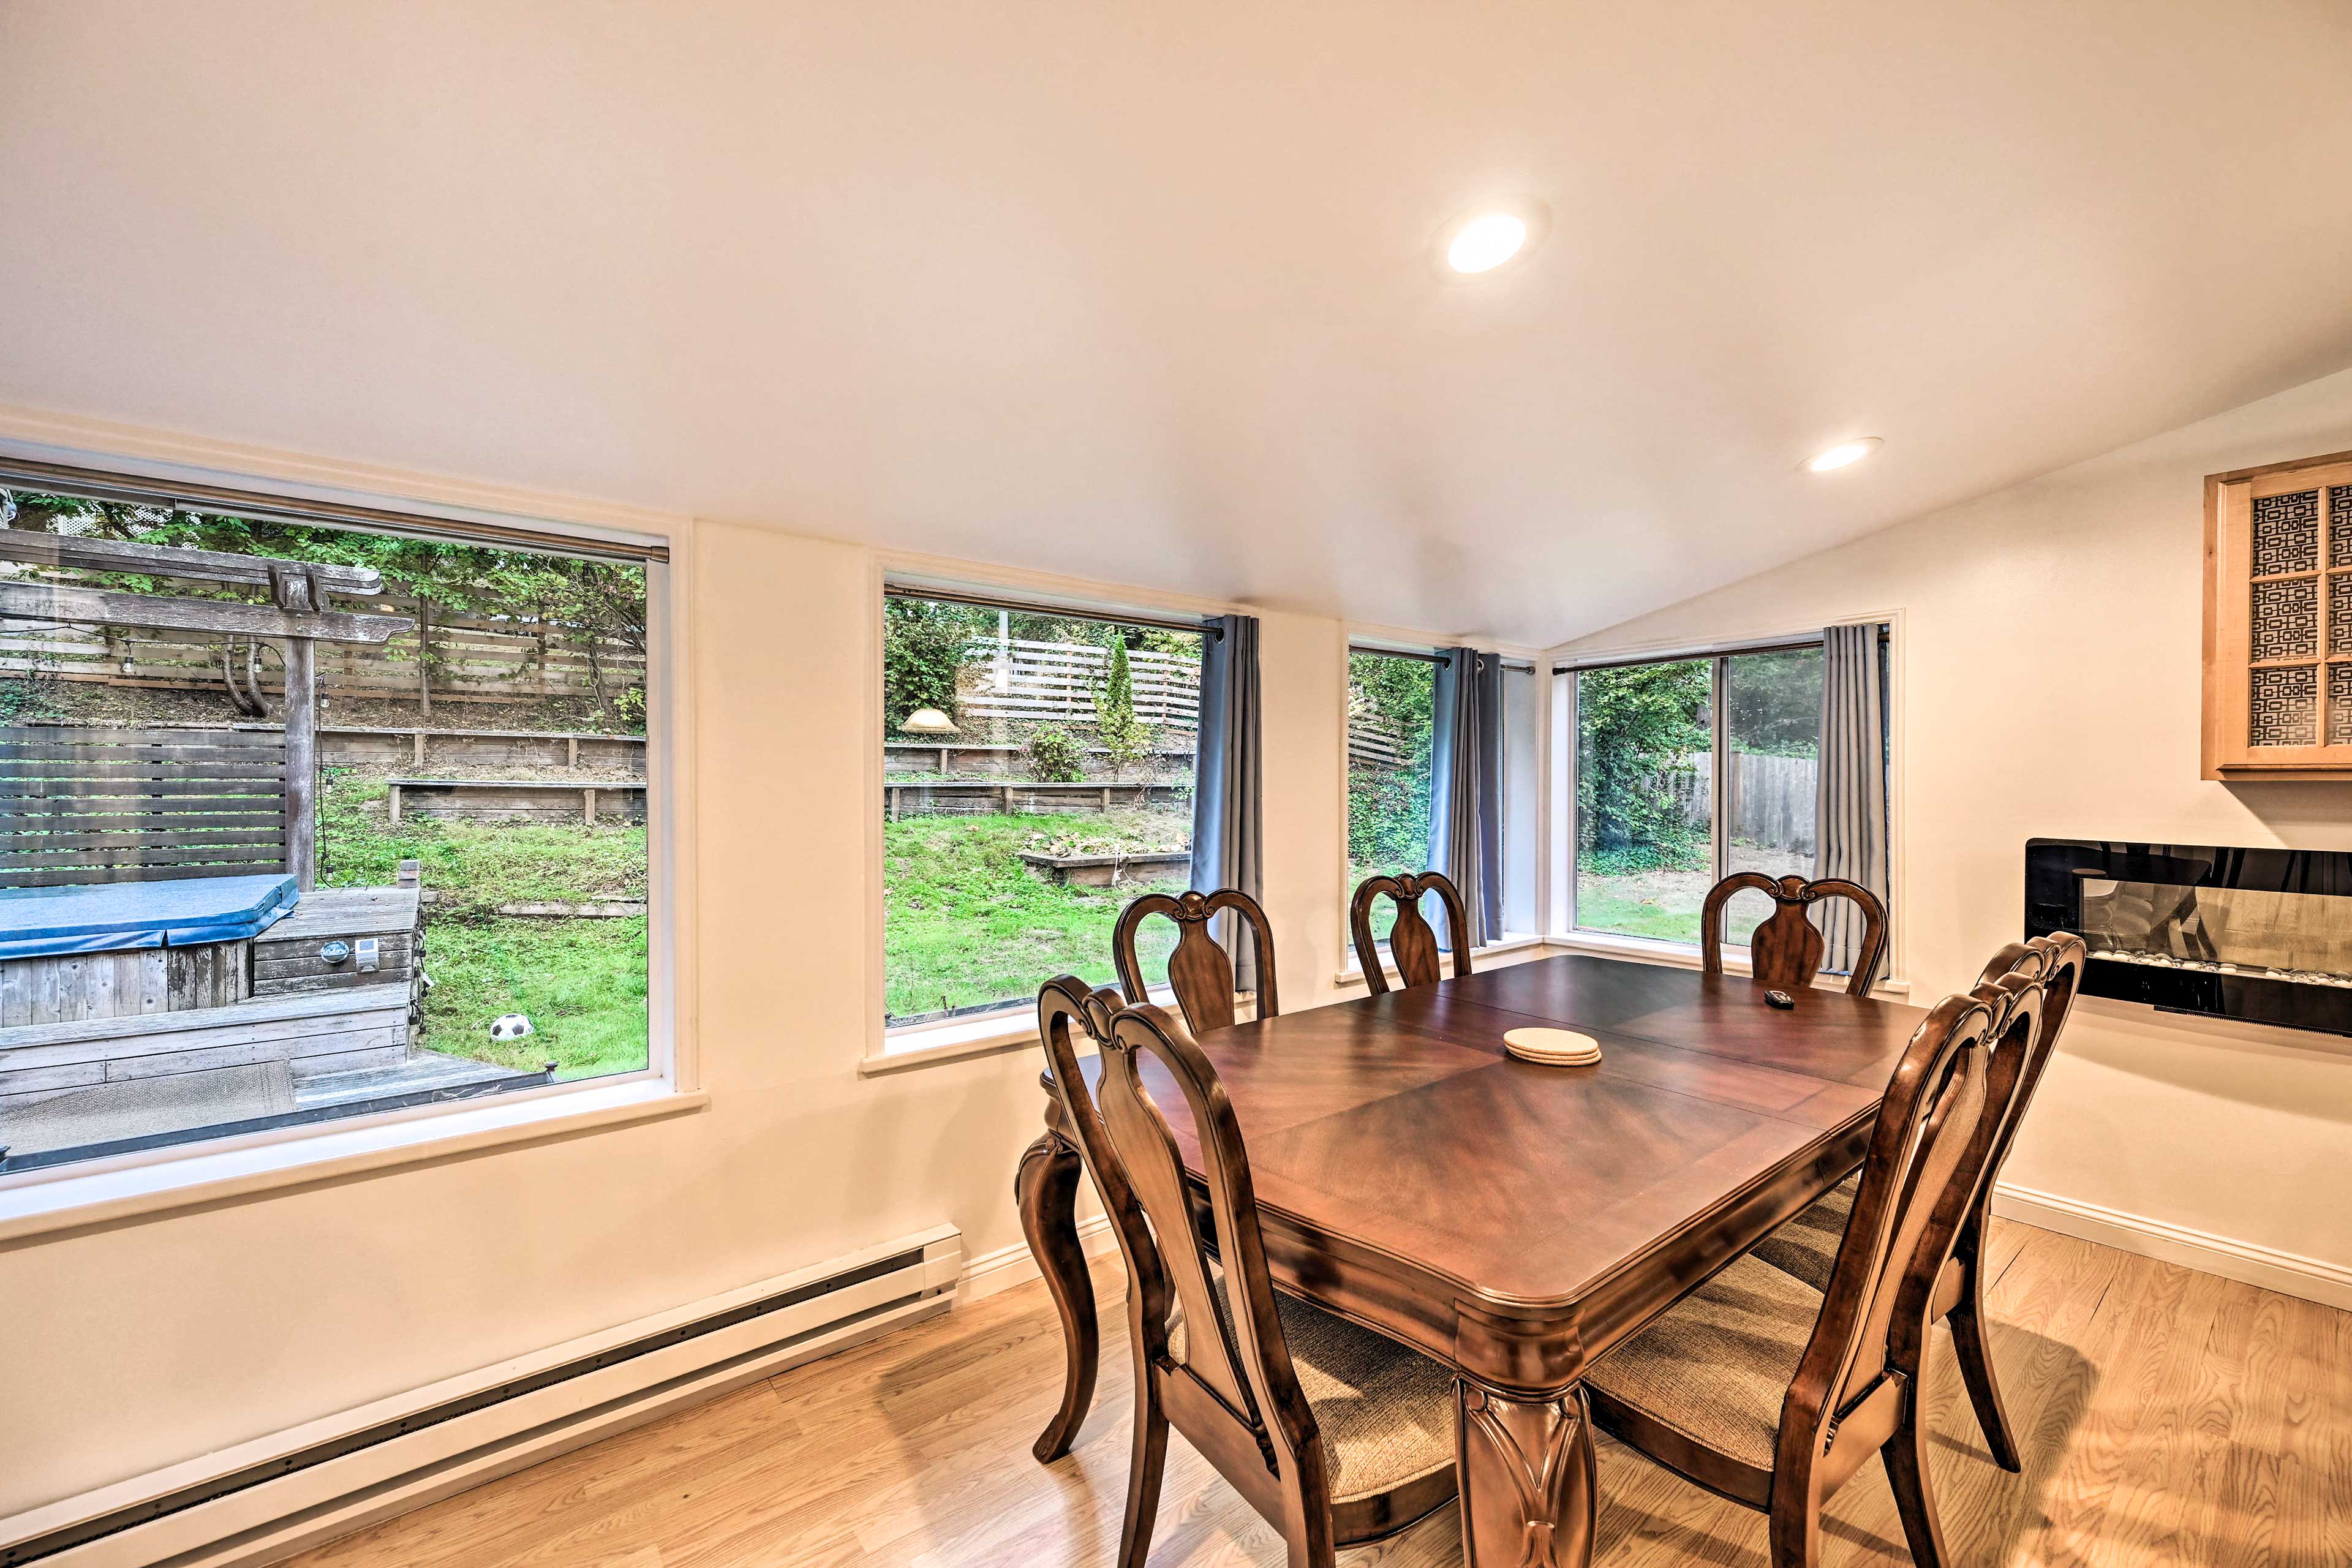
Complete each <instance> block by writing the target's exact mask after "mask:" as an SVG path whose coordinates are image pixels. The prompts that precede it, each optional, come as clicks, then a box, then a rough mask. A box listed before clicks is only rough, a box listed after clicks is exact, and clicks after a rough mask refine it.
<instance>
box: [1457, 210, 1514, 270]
mask: <svg viewBox="0 0 2352 1568" xmlns="http://www.w3.org/2000/svg"><path fill="white" fill-rule="evenodd" d="M1527 243H1528V224H1527V220H1526V219H1525V218H1522V217H1519V216H1517V215H1515V214H1512V213H1501V212H1489V213H1480V214H1479V215H1478V216H1476V217H1474V218H1472V219H1471V220H1470V221H1469V222H1467V223H1465V224H1464V225H1462V226H1460V227H1459V228H1457V229H1455V230H1454V238H1453V239H1452V241H1450V242H1449V243H1448V244H1447V245H1446V247H1445V265H1447V266H1448V267H1451V268H1454V271H1456V272H1492V271H1493V270H1494V269H1495V268H1497V267H1500V266H1501V265H1502V264H1503V263H1504V262H1506V261H1508V260H1509V259H1510V258H1512V257H1514V256H1517V254H1518V253H1519V252H1520V251H1521V250H1522V249H1523V248H1525V247H1526V246H1527Z"/></svg>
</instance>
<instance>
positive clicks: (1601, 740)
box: [1573, 637, 1885, 945]
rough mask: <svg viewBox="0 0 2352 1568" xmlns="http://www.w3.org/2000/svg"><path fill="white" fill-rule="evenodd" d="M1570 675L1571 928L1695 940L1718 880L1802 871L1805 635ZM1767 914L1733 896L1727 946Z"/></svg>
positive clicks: (1811, 661)
mask: <svg viewBox="0 0 2352 1568" xmlns="http://www.w3.org/2000/svg"><path fill="white" fill-rule="evenodd" d="M1880 658H1881V670H1882V675H1881V681H1880V685H1881V690H1882V692H1884V690H1885V679H1884V673H1883V672H1884V669H1885V642H1884V640H1883V637H1882V641H1881V644H1880ZM1573 673H1574V678H1575V680H1576V717H1577V725H1576V830H1575V857H1576V863H1575V877H1574V884H1573V885H1574V889H1575V895H1574V896H1575V922H1574V923H1575V926H1576V928H1577V929H1578V930H1580V931H1600V932H1606V933H1609V934H1612V935H1620V936H1633V937H1646V938H1652V939H1654V940H1657V941H1662V942H1679V943H1689V944H1692V945H1696V943H1697V942H1698V941H1699V934H1700V933H1699V924H1700V922H1699V912H1700V908H1701V906H1702V904H1703V903H1704V902H1705V900H1706V894H1707V891H1708V889H1710V888H1712V887H1713V886H1714V885H1715V883H1716V882H1717V880H1719V879H1722V878H1723V877H1726V876H1728V875H1730V874H1731V873H1733V872H1737V871H1756V872H1761V873H1763V874H1765V875H1767V876H1771V877H1783V876H1790V875H1794V876H1800V877H1807V878H1810V877H1812V876H1813V875H1815V870H1814V868H1815V865H1816V858H1815V857H1816V854H1817V852H1818V846H1817V845H1816V844H1815V841H1814V835H1815V817H1816V806H1817V798H1818V793H1819V784H1820V778H1821V760H1820V759H1821V737H1822V730H1821V726H1822V648H1821V646H1820V644H1819V643H1818V642H1813V643H1810V644H1807V643H1798V644H1792V645H1790V646H1785V647H1773V648H1765V649H1758V650H1755V651H1751V652H1740V653H1726V654H1719V655H1713V656H1706V657H1699V658H1680V659H1664V660H1654V661H1649V662H1644V663H1635V664H1623V665H1614V666H1606V667H1601V668H1586V669H1580V670H1576V671H1574V672H1573ZM1884 760H1885V759H1884V758H1883V757H1882V759H1881V761H1882V765H1883V764H1884ZM1771 912H1772V903H1771V900H1770V899H1769V898H1768V897H1767V896H1766V895H1765V894H1763V893H1761V892H1758V891H1754V890H1747V891H1742V892H1740V893H1738V894H1737V895H1735V896H1734V897H1733V898H1732V900H1730V901H1729V903H1728V904H1727V906H1726V908H1725V916H1724V935H1725V941H1726V942H1729V943H1733V944H1740V945H1744V944H1745V943H1746V942H1747V940H1748V936H1749V934H1750V933H1752V932H1753V931H1755V929H1756V927H1757V926H1758V925H1759V924H1760V923H1762V921H1764V920H1765V919H1767V918H1768V917H1769V915H1770V914H1771Z"/></svg>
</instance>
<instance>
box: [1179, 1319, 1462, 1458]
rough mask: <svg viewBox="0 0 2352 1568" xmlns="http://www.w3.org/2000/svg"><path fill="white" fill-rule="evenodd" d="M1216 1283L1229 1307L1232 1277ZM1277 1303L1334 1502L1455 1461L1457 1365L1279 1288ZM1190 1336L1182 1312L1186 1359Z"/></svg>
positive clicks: (1182, 1347) (1182, 1345)
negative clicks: (1227, 1289) (1320, 1437)
mask: <svg viewBox="0 0 2352 1568" xmlns="http://www.w3.org/2000/svg"><path fill="white" fill-rule="evenodd" d="M1214 1284H1215V1288H1216V1291H1217V1306H1218V1310H1221V1311H1225V1312H1228V1313H1230V1312H1231V1310H1232V1309H1231V1308H1230V1307H1228V1306H1227V1304H1226V1302H1225V1299H1224V1298H1225V1282H1224V1280H1223V1279H1222V1278H1219V1279H1216V1280H1215V1281H1214ZM1274 1307H1275V1312H1276V1315H1277V1316H1278V1317H1279V1318H1280V1319H1281V1320H1282V1340H1283V1343H1284V1344H1286V1346H1288V1347H1289V1350H1290V1366H1291V1370H1292V1371H1293V1372H1295V1373H1297V1375H1298V1386H1299V1388H1300V1390H1301V1391H1302V1392H1304V1393H1305V1394H1306V1395H1307V1404H1309V1405H1313V1406H1314V1407H1315V1423H1316V1425H1317V1426H1319V1427H1321V1428H1322V1431H1323V1451H1324V1462H1325V1463H1326V1464H1327V1465H1328V1466H1329V1467H1330V1471H1331V1500H1332V1501H1333V1502H1349V1501H1351V1500H1354V1499H1357V1498H1361V1497H1371V1496H1375V1495H1377V1494H1378V1493H1381V1492H1385V1491H1392V1490H1394V1489H1396V1488H1398V1487H1401V1486H1402V1485H1404V1484H1405V1483H1406V1482H1407V1481H1415V1480H1419V1479H1421V1478H1422V1477H1423V1476H1427V1475H1432V1474H1433V1473H1435V1472H1436V1471H1439V1470H1442V1469H1444V1468H1448V1467H1449V1466H1451V1465H1452V1464H1453V1463H1454V1373H1453V1370H1452V1369H1451V1368H1450V1367H1446V1366H1444V1365H1441V1364H1440V1363H1437V1362H1433V1361H1432V1360H1430V1359H1429V1358H1428V1357H1427V1356H1425V1355H1423V1354H1422V1353H1421V1352H1418V1351H1412V1350H1407V1349H1406V1348H1405V1347H1404V1346H1402V1345H1401V1344H1398V1343H1397V1342H1395V1341H1394V1340H1391V1339H1386V1338H1383V1337H1382V1336H1381V1335H1379V1334H1376V1333H1374V1332H1372V1331H1371V1330H1370V1329H1361V1328H1358V1327H1357V1326H1356V1325H1355V1324H1353V1323H1351V1322H1349V1321H1347V1320H1346V1319H1345V1318H1338V1317H1334V1316H1332V1315H1331V1314H1330V1313H1328V1312H1327V1311H1325V1310H1322V1309H1321V1308H1320V1307H1316V1306H1311V1305H1309V1304H1308V1303H1307V1302H1305V1301H1302V1300H1298V1299H1297V1297H1295V1296H1286V1295H1284V1294H1283V1293H1282V1292H1281V1291H1279V1290H1276V1292H1275V1293H1274ZM1185 1343H1186V1335H1185V1324H1184V1322H1183V1321H1182V1317H1181V1314H1180V1315H1179V1316H1178V1318H1177V1320H1176V1321H1173V1322H1171V1324H1170V1325H1169V1330H1168V1349H1169V1352H1170V1353H1171V1355H1173V1356H1174V1357H1175V1358H1176V1359H1177V1360H1178V1361H1182V1360H1183V1359H1184V1350H1185Z"/></svg>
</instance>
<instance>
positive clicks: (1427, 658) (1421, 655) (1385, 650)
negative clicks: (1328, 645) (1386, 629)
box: [1348, 643, 1454, 664]
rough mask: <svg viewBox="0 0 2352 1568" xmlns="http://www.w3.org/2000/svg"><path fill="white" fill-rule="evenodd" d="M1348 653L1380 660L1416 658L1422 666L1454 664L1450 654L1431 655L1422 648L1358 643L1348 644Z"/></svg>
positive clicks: (1431, 653)
mask: <svg viewBox="0 0 2352 1568" xmlns="http://www.w3.org/2000/svg"><path fill="white" fill-rule="evenodd" d="M1348 651H1349V653H1351V654H1356V653H1376V654H1378V655H1380V656H1381V658H1416V659H1419V660H1420V661H1421V662H1422V663H1423V664H1452V663H1453V662H1454V656H1453V655H1452V654H1450V653H1433V652H1430V651H1428V650H1425V649H1422V648H1410V647H1369V646H1367V645H1364V644H1360V643H1349V645H1348Z"/></svg>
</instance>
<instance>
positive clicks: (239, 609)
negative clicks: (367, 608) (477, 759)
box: [0, 528, 416, 892]
mask: <svg viewBox="0 0 2352 1568" xmlns="http://www.w3.org/2000/svg"><path fill="white" fill-rule="evenodd" d="M0 561H12V562H18V563H25V564H27V565H35V566H47V567H61V568H67V569H70V570H74V571H83V572H129V573H137V574H142V575H145V576H152V577H173V578H178V579H180V580H182V581H186V582H199V583H226V584H237V585H240V586H245V587H266V588H268V590H269V597H270V602H269V603H268V604H267V605H252V604H240V603H233V602H230V601H226V600H218V599H173V598H164V597H162V596H160V595H152V594H122V593H115V592H112V591H110V590H107V589H102V588H83V587H76V586H72V585H69V584H55V583H26V582H0V620H36V621H88V622H96V623H99V624H101V625H112V626H138V627H141V628H142V629H149V630H161V631H185V632H215V633H218V634H220V635H221V636H224V637H255V638H257V639H260V640H262V641H266V642H268V643H270V644H272V645H273V646H275V647H277V649H278V658H279V659H280V661H281V662H282V663H283V665H284V667H285V671H286V869H287V872H288V874H289V875H290V876H292V877H293V878H294V879H296V881H297V883H298V884H299V886H300V888H301V889H302V890H303V891H305V892H308V891H310V889H311V888H312V887H313V886H315V885H316V883H317V880H318V869H319V847H318V790H319V777H318V773H319V770H318V759H319V675H318V663H317V660H316V658H314V657H313V645H315V644H318V643H322V642H330V643H360V644H377V645H381V644H383V643H385V642H388V641H390V640H391V639H392V637H394V636H395V635H396V634H398V633H400V632H404V631H407V630H409V629H410V628H412V627H413V626H415V624H416V623H415V621H413V620H411V619H410V618H409V617H407V616H382V615H361V614H353V613H351V612H348V611H341V610H335V609H331V608H330V607H329V604H330V595H335V594H352V595H371V594H380V593H382V592H383V577H382V576H381V574H378V573H377V572H376V571H375V570H374V568H373V567H367V566H326V565H320V564H317V563H312V562H307V561H287V560H282V559H278V558H276V557H272V556H260V555H236V554H231V553H228V552H222V551H215V550H183V549H176V548H173V547H171V546H168V545H160V544H139V543H133V542H125V541H121V540H112V539H79V538H71V537H68V536H65V535H62V534H54V533H37V532H34V531H29V530H26V529H15V528H8V529H0Z"/></svg>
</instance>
